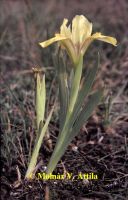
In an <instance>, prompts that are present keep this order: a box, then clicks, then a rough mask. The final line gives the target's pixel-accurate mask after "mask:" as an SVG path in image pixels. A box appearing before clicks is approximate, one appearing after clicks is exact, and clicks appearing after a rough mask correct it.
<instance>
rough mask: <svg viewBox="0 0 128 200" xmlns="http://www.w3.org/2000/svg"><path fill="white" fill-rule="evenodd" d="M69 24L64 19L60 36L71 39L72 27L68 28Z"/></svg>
mask: <svg viewBox="0 0 128 200" xmlns="http://www.w3.org/2000/svg"><path fill="white" fill-rule="evenodd" d="M67 23H68V19H64V21H63V24H62V25H61V27H60V35H63V36H65V37H68V38H71V30H70V26H68V27H67V26H66V25H67Z"/></svg>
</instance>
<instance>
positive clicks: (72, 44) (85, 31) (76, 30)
mask: <svg viewBox="0 0 128 200" xmlns="http://www.w3.org/2000/svg"><path fill="white" fill-rule="evenodd" d="M67 23H68V19H64V20H63V24H62V25H61V27H60V33H58V34H55V37H53V38H51V39H49V40H46V41H44V42H41V43H39V44H40V45H41V46H42V47H43V48H45V47H47V46H49V45H51V44H52V43H54V42H57V41H58V42H60V45H61V47H63V48H65V49H66V51H67V53H68V54H69V56H70V58H71V60H72V61H73V63H74V65H76V64H77V63H78V61H79V58H80V55H81V54H82V55H84V54H85V51H86V50H87V48H88V46H89V45H90V44H91V42H92V41H93V40H101V41H103V42H107V43H110V44H112V45H114V46H116V44H117V40H116V39H115V38H113V37H109V36H104V35H102V34H101V33H99V32H98V33H95V34H92V23H90V22H89V21H88V20H87V18H86V17H84V16H83V15H76V16H75V17H74V18H73V20H72V27H71V26H70V25H69V26H67ZM91 34H92V35H91Z"/></svg>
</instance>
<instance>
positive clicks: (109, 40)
mask: <svg viewBox="0 0 128 200" xmlns="http://www.w3.org/2000/svg"><path fill="white" fill-rule="evenodd" d="M91 38H92V39H96V40H101V41H103V42H107V43H110V44H112V45H114V46H117V40H116V39H115V38H114V37H109V36H105V35H102V34H101V33H95V34H93V35H92V36H91Z"/></svg>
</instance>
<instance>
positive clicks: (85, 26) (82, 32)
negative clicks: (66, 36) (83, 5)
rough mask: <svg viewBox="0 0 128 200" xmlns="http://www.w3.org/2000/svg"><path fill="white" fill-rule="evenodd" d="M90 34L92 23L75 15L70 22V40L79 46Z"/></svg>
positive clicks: (81, 16)
mask: <svg viewBox="0 0 128 200" xmlns="http://www.w3.org/2000/svg"><path fill="white" fill-rule="evenodd" d="M91 33H92V23H90V22H89V21H88V20H87V18H85V17H84V16H83V15H76V16H75V17H74V18H73V21H72V40H73V43H74V44H77V43H79V44H81V43H82V42H83V41H84V40H85V39H86V38H88V37H89V36H90V35H91Z"/></svg>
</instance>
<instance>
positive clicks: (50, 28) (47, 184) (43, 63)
mask: <svg viewBox="0 0 128 200" xmlns="http://www.w3.org/2000/svg"><path fill="white" fill-rule="evenodd" d="M127 10H128V2H127V0H118V1H117V0H108V1H105V0H93V1H90V0H85V1H84V0H80V1H77V0H74V1H73V0H71V1H64V0H61V1H56V0H51V1H50V0H49V1H43V0H42V1H41V0H40V1H39V0H38V1H34V0H24V1H20V0H17V1H14V0H9V1H5V0H1V6H0V49H1V53H0V68H1V144H2V145H1V163H2V165H1V199H7V198H8V199H9V200H11V199H12V200H14V199H20V200H22V199H26V200H27V199H33V200H35V199H45V200H48V199H52V200H54V199H58V200H59V199H60V200H62V199H67V200H68V199H69V200H71V199H73V200H76V199H78V200H89V199H90V200H92V199H96V200H100V199H106V200H107V199H110V200H112V199H114V200H126V199H127V198H128V191H127V188H128V173H127V168H128V163H127V158H128V138H127V136H128V99H127V95H128V92H127V90H126V89H127V84H128V83H127V80H128V47H127V34H128V31H127V27H128V21H127ZM76 14H83V15H85V16H86V17H87V18H88V19H89V20H90V21H92V22H93V32H96V31H100V32H102V33H103V34H106V35H110V36H113V37H116V38H117V41H118V46H117V47H113V46H111V45H109V44H105V43H100V42H95V43H94V44H92V45H91V47H90V48H89V50H88V52H87V55H86V56H85V60H84V69H83V73H85V71H86V66H88V67H89V66H91V65H93V64H94V63H95V62H94V61H95V59H96V57H97V52H99V53H100V70H99V72H98V75H97V80H96V81H95V84H94V86H93V88H94V89H95V88H98V87H99V86H100V85H101V84H104V85H105V94H104V101H103V102H101V103H100V105H99V106H98V108H97V109H96V110H95V112H94V113H93V115H92V117H91V118H90V119H89V120H88V123H87V124H86V125H85V126H84V127H82V128H81V130H80V133H79V134H78V136H77V137H75V139H74V140H73V141H72V143H71V144H70V145H69V147H68V149H67V150H66V152H65V154H64V156H63V157H62V160H61V161H60V162H59V163H58V165H57V167H56V169H55V171H54V173H55V174H57V173H64V172H65V171H66V172H69V173H73V179H72V180H66V179H65V180H56V181H50V180H49V181H41V180H40V181H39V180H38V181H37V180H36V181H30V182H29V181H26V180H24V176H25V172H26V170H27V161H28V156H29V154H30V153H31V150H32V148H33V142H34V138H35V110H34V78H33V72H32V67H35V66H40V67H41V68H42V70H43V71H44V72H45V73H46V83H47V91H48V92H47V108H46V111H47V112H46V116H47V115H48V113H49V110H50V108H51V106H52V105H53V102H54V100H55V98H56V88H57V79H56V72H55V67H54V59H53V58H54V54H55V45H53V46H51V47H49V48H47V49H41V48H40V47H39V45H38V43H39V42H41V41H43V40H45V39H46V38H49V37H50V36H53V34H54V32H57V31H58V29H59V26H60V24H61V23H62V20H63V18H64V17H65V18H69V19H72V17H74V16H75V15H76ZM49 91H50V92H49ZM109 99H111V103H110V110H109V113H108V116H107V118H105V107H106V105H108V100H109ZM58 111H59V106H58V103H57V104H56V109H55V112H54V116H53V118H52V120H51V122H50V126H49V130H48V133H49V135H50V140H47V139H45V141H44V142H43V144H42V147H41V150H40V155H39V158H38V165H37V172H40V171H43V170H44V168H45V167H46V166H47V163H48V161H49V158H50V156H51V154H52V151H53V148H54V145H55V143H56V138H57V135H58V132H59V127H58ZM48 141H50V142H51V143H49V142H48ZM80 172H81V173H85V172H86V173H87V172H88V173H91V172H94V173H95V174H97V175H98V180H82V179H79V180H77V175H78V174H79V173H80Z"/></svg>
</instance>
